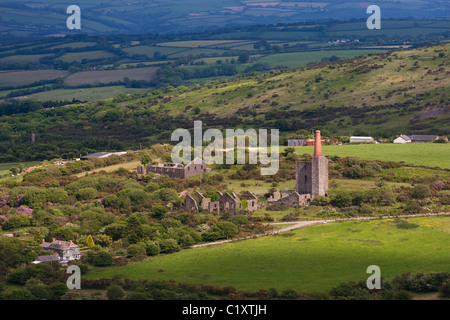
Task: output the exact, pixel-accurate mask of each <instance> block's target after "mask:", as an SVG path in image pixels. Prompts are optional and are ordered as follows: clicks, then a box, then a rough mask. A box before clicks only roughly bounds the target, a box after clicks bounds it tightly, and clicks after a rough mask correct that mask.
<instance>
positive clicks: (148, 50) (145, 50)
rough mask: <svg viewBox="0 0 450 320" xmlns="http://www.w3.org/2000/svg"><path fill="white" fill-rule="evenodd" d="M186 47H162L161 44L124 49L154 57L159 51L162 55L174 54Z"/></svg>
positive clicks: (130, 52)
mask: <svg viewBox="0 0 450 320" xmlns="http://www.w3.org/2000/svg"><path fill="white" fill-rule="evenodd" d="M185 50H186V48H179V47H161V46H134V47H130V48H125V49H123V51H125V52H127V53H129V54H131V55H133V54H143V55H146V56H147V57H149V58H152V57H153V54H154V53H155V52H159V53H161V54H162V55H169V54H174V53H177V52H180V51H185Z"/></svg>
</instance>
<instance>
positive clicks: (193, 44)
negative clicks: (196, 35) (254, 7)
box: [158, 40, 242, 48]
mask: <svg viewBox="0 0 450 320" xmlns="http://www.w3.org/2000/svg"><path fill="white" fill-rule="evenodd" d="M240 42H242V40H190V41H172V42H163V43H158V46H162V47H183V48H200V47H214V46H218V47H221V45H229V44H234V43H236V44H239V43H240Z"/></svg>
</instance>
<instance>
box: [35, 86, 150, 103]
mask: <svg viewBox="0 0 450 320" xmlns="http://www.w3.org/2000/svg"><path fill="white" fill-rule="evenodd" d="M146 91H148V89H137V88H126V87H125V86H110V87H98V88H84V89H57V90H52V91H46V92H40V93H35V94H31V95H28V96H27V97H28V98H29V99H34V100H37V101H42V102H44V101H50V100H61V101H65V100H67V101H70V100H72V99H76V100H80V101H97V100H102V99H109V98H111V97H115V96H118V95H119V94H122V93H123V94H135V93H141V92H146Z"/></svg>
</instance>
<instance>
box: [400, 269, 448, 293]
mask: <svg viewBox="0 0 450 320" xmlns="http://www.w3.org/2000/svg"><path fill="white" fill-rule="evenodd" d="M448 279H450V273H448V272H429V273H425V272H422V273H418V274H410V273H404V274H402V275H400V276H397V277H395V278H394V279H393V280H392V285H393V287H394V288H397V289H400V290H407V291H411V292H417V293H421V292H437V291H439V289H440V288H441V286H442V285H443V284H444V283H445V282H446V281H448Z"/></svg>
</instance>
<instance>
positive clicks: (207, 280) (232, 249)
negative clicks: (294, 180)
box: [86, 217, 450, 292]
mask: <svg viewBox="0 0 450 320" xmlns="http://www.w3.org/2000/svg"><path fill="white" fill-rule="evenodd" d="M409 221H410V222H413V223H419V224H420V227H419V228H416V229H406V230H405V229H398V228H397V227H396V226H395V224H394V223H393V220H392V219H389V220H373V221H368V222H367V221H366V222H357V221H351V222H339V223H331V224H327V225H316V226H311V227H308V228H304V229H299V230H296V231H294V232H290V233H287V234H284V235H278V236H268V237H264V238H258V239H252V240H246V241H242V242H234V243H229V244H223V245H219V246H214V247H207V248H197V249H190V250H183V251H181V252H178V253H175V254H170V255H166V256H159V257H157V258H151V259H148V260H146V261H145V262H142V263H134V264H130V265H127V266H125V267H118V268H108V269H102V270H98V271H97V272H93V273H91V274H89V275H88V276H86V277H88V278H102V277H112V276H114V275H118V274H121V275H126V276H127V277H128V278H130V279H142V278H145V279H166V280H169V279H174V280H176V281H181V282H187V283H204V284H214V285H220V286H229V285H233V286H235V287H236V288H237V289H240V290H253V291H256V290H259V289H262V288H266V289H267V288H277V289H279V290H285V289H294V290H297V291H299V292H311V291H318V290H327V289H330V288H331V287H333V286H335V285H337V284H339V283H341V282H346V281H356V280H365V279H367V277H368V275H367V274H366V269H367V267H368V266H369V265H378V266H379V267H380V268H381V275H382V276H383V277H384V278H386V279H392V278H393V277H394V276H396V275H399V274H401V273H404V272H411V273H418V272H422V271H450V268H449V264H448V261H449V259H450V250H448V249H449V246H450V238H449V236H448V234H449V232H450V218H448V217H432V218H414V219H409Z"/></svg>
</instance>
